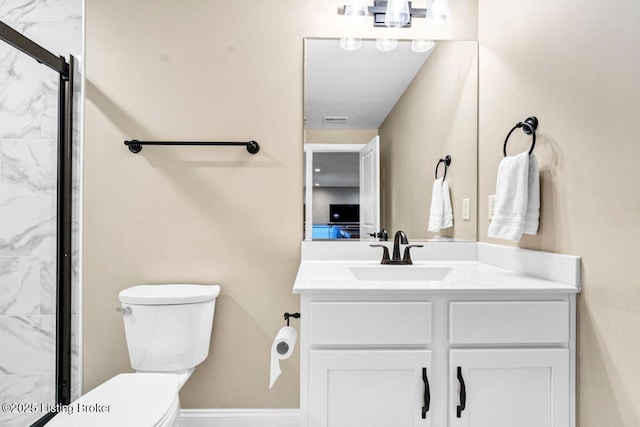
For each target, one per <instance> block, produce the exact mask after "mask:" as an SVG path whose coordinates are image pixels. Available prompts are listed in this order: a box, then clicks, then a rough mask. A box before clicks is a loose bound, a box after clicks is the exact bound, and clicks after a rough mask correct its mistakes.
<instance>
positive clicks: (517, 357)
mask: <svg viewBox="0 0 640 427" xmlns="http://www.w3.org/2000/svg"><path fill="white" fill-rule="evenodd" d="M449 368H450V376H449V381H450V383H449V393H450V395H449V426H450V427H514V426H518V427H568V426H569V350H566V349H503V350H451V351H450V360H449Z"/></svg>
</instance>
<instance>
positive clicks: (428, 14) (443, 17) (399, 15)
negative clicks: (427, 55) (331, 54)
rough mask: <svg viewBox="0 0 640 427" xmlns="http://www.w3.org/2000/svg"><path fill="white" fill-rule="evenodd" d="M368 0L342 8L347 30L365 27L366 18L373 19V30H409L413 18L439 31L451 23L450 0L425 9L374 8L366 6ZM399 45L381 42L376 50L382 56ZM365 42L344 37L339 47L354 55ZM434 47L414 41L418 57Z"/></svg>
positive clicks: (400, 3)
mask: <svg viewBox="0 0 640 427" xmlns="http://www.w3.org/2000/svg"><path fill="white" fill-rule="evenodd" d="M366 2H367V0H347V4H345V5H344V6H343V7H342V13H343V14H344V15H345V22H346V23H347V26H348V27H350V28H352V29H355V28H358V27H362V26H363V25H364V24H366V19H367V16H369V15H373V26H374V27H388V28H407V27H411V18H412V17H414V18H415V17H419V18H425V24H426V26H427V28H430V29H440V28H443V27H445V26H446V25H447V23H448V22H449V0H427V8H426V9H417V8H413V7H411V2H410V1H407V0H374V2H373V6H367V4H366ZM397 45H398V41H397V39H390V38H385V37H382V38H379V39H377V40H376V48H377V49H378V50H380V51H382V52H389V51H391V50H393V49H395V48H396V46H397ZM361 46H362V39H361V38H358V37H343V38H341V39H340V47H342V49H344V50H348V51H353V50H357V49H360V47H361ZM433 46H435V43H434V42H433V41H432V40H421V39H414V40H413V41H412V43H411V50H413V51H414V52H416V53H422V52H427V51H429V50H431V49H432V48H433Z"/></svg>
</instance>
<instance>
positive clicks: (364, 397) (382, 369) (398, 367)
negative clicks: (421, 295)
mask: <svg viewBox="0 0 640 427" xmlns="http://www.w3.org/2000/svg"><path fill="white" fill-rule="evenodd" d="M308 308H309V310H308V313H309V324H308V326H309V335H308V337H309V348H310V351H309V357H308V366H309V371H308V373H309V377H308V384H309V386H308V391H309V394H308V402H309V405H308V409H309V416H308V424H305V425H308V426H309V427H312V426H313V427H321V426H323V427H328V426H331V427H352V426H369V427H387V426H394V427H414V426H415V427H417V426H422V427H429V426H430V425H431V423H430V417H428V411H429V409H430V400H431V398H430V392H431V390H430V384H429V375H430V373H431V351H429V350H427V346H428V345H429V343H430V342H431V303H430V302H428V301H313V302H310V303H309V304H308Z"/></svg>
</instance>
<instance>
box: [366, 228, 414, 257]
mask: <svg viewBox="0 0 640 427" xmlns="http://www.w3.org/2000/svg"><path fill="white" fill-rule="evenodd" d="M401 244H402V245H408V246H406V247H405V248H404V256H403V257H402V258H400V245H401ZM369 246H371V247H372V248H382V261H381V262H380V264H393V265H410V264H413V261H411V253H410V252H409V250H410V249H411V248H421V247H422V246H423V245H409V240H408V239H407V235H406V234H405V233H404V231H402V230H398V231H396V235H395V236H394V238H393V258H389V248H387V247H386V246H385V245H369Z"/></svg>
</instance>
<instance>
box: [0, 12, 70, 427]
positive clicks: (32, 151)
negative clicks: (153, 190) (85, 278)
mask: <svg viewBox="0 0 640 427" xmlns="http://www.w3.org/2000/svg"><path fill="white" fill-rule="evenodd" d="M0 20H2V22H4V23H6V24H8V25H10V26H11V27H13V28H14V29H16V30H18V31H20V32H21V33H22V34H24V35H26V36H27V37H29V38H31V39H32V40H34V41H35V42H36V43H38V44H40V45H42V46H43V47H45V48H47V49H48V50H50V51H51V52H53V53H55V54H57V55H62V56H64V57H68V55H69V54H73V55H74V56H75V57H76V58H80V57H81V53H82V0H0ZM80 66H81V64H78V68H80ZM76 81H77V84H76V88H75V92H76V93H75V105H74V107H75V108H74V110H75V117H74V119H75V123H74V127H75V129H74V152H75V154H76V155H77V154H78V148H79V147H80V144H79V143H78V140H79V138H78V135H79V132H78V126H77V124H78V123H80V121H79V116H78V112H79V111H80V109H79V108H78V106H79V103H80V99H81V97H80V92H79V87H80V84H79V82H80V76H79V75H78V74H76ZM57 96H58V74H57V73H55V72H53V71H51V70H50V69H49V68H48V67H46V66H43V65H41V64H38V63H37V62H36V61H34V60H33V59H31V58H30V57H28V56H26V55H24V54H22V53H21V52H19V51H18V50H16V49H14V48H12V47H10V46H9V45H7V44H5V43H4V42H1V41H0V343H1V345H0V403H4V402H8V403H36V404H40V403H48V404H53V403H54V399H55V380H54V374H55V323H56V322H55V310H56V309H55V302H56V296H55V285H56V279H55V272H56V266H55V249H56V248H55V244H56V224H55V220H56V181H57V176H56V174H57V170H56V163H57V162H56V145H57V141H56V138H57V119H58V117H57ZM78 159H79V156H76V157H75V159H74V165H73V169H74V178H75V179H74V224H73V225H74V227H73V228H74V230H73V231H74V235H73V245H74V247H73V253H72V261H73V267H74V271H73V273H74V274H73V287H74V292H73V298H72V299H73V308H72V310H73V311H72V313H73V328H72V334H73V350H72V353H73V355H72V365H73V372H72V375H73V377H72V397H73V398H75V397H77V396H78V391H79V384H80V382H79V380H80V378H79V375H78V340H77V337H78V336H79V333H78V323H79V322H78V306H79V301H78V277H79V275H78V271H77V270H78V265H79V262H78V255H79V253H78V241H79V239H78V221H77V218H78V215H77V213H78V208H77V207H78V205H79V204H78V203H77V201H78V195H79V188H78V183H79V179H78V177H79V176H80V167H79V166H80V164H79V161H78ZM41 415H42V414H39V413H31V414H29V413H4V412H0V425H2V426H6V427H12V426H24V425H28V424H30V423H31V422H33V421H34V420H36V419H38V418H39V417H40V416H41Z"/></svg>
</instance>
